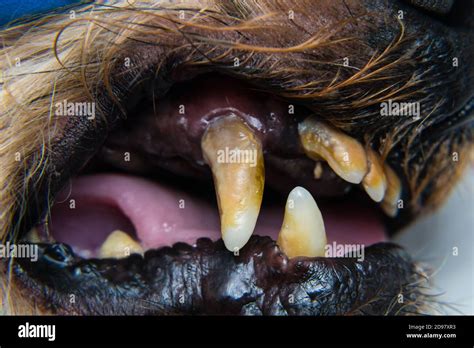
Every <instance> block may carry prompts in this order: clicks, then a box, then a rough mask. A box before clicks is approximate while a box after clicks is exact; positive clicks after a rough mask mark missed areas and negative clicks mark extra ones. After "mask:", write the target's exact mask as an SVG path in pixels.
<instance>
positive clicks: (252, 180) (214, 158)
mask: <svg viewBox="0 0 474 348" xmlns="http://www.w3.org/2000/svg"><path fill="white" fill-rule="evenodd" d="M201 148H202V153H203V157H204V160H205V162H206V163H207V164H209V166H210V167H211V170H212V174H213V178H214V186H215V190H216V196H217V203H218V205H219V213H220V218H221V234H222V240H223V241H224V244H225V246H226V248H227V249H228V250H230V251H233V252H236V251H238V250H240V249H241V248H242V247H243V246H244V245H245V244H246V243H247V242H248V240H249V239H250V237H251V236H252V233H253V231H254V229H255V224H256V222H257V218H258V215H259V212H260V206H261V204H262V197H263V187H264V180H265V169H264V164H263V152H262V145H261V143H260V140H259V139H258V138H257V137H256V135H255V134H254V132H253V131H252V130H251V129H250V128H249V127H248V126H247V125H246V124H245V123H244V122H243V121H242V120H241V119H240V118H238V117H236V116H235V115H229V116H226V117H222V118H220V119H216V120H214V121H213V122H212V123H211V124H210V125H209V126H208V128H207V130H206V133H205V134H204V136H203V138H202V141H201ZM229 151H234V152H233V153H234V154H235V155H240V156H241V158H240V160H238V161H233V160H231V158H230V157H229V158H227V159H226V157H227V156H225V154H226V153H227V154H230V152H229ZM246 157H247V160H245V158H246ZM250 157H253V163H252V161H248V159H249V158H250ZM236 158H237V157H235V158H234V159H236Z"/></svg>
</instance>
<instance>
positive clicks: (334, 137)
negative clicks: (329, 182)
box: [298, 117, 368, 184]
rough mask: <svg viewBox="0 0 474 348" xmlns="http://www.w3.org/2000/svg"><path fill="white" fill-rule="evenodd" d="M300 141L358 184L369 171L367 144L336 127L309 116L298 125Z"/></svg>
mask: <svg viewBox="0 0 474 348" xmlns="http://www.w3.org/2000/svg"><path fill="white" fill-rule="evenodd" d="M298 132H299V135H300V141H301V145H302V146H303V149H304V151H305V152H306V155H307V156H308V157H310V158H312V159H314V160H319V159H320V158H323V159H324V160H326V161H327V163H328V164H329V166H330V167H331V168H332V170H334V172H336V174H338V175H339V176H340V177H341V178H343V179H344V180H346V181H348V182H350V183H353V184H359V183H360V182H361V181H362V179H363V178H364V176H365V175H366V173H367V170H368V168H367V156H366V153H365V150H364V147H363V146H362V145H361V144H360V143H359V142H358V141H357V140H355V139H354V138H351V137H350V136H348V135H346V134H344V133H342V132H340V131H339V130H337V129H335V128H334V127H332V126H330V125H328V124H326V123H323V122H320V121H318V120H317V119H315V118H314V117H308V118H306V119H305V120H304V121H303V122H301V123H300V124H299V125H298Z"/></svg>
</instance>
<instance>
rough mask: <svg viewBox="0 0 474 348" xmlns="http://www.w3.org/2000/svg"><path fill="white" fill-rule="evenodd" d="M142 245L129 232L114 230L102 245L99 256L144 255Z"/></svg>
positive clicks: (123, 256)
mask: <svg viewBox="0 0 474 348" xmlns="http://www.w3.org/2000/svg"><path fill="white" fill-rule="evenodd" d="M143 252H144V251H143V248H142V246H141V245H140V244H139V243H138V242H137V241H135V240H133V239H132V237H130V236H129V235H128V234H127V233H125V232H122V231H120V230H116V231H114V232H112V233H111V234H110V235H109V236H108V237H107V239H106V240H105V242H104V243H103V244H102V246H101V247H100V251H99V257H100V258H102V259H108V258H117V259H121V258H125V257H128V256H130V255H132V254H141V255H143Z"/></svg>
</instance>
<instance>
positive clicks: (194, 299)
mask: <svg viewBox="0 0 474 348" xmlns="http://www.w3.org/2000/svg"><path fill="white" fill-rule="evenodd" d="M39 250H40V253H39V258H38V260H37V262H32V261H29V260H28V259H18V261H17V262H16V263H15V264H14V266H13V267H14V268H13V272H14V274H15V276H16V281H18V282H19V284H20V285H21V288H23V289H26V290H27V292H28V294H29V296H30V298H33V299H36V301H37V304H38V305H39V306H41V307H44V309H46V310H48V311H51V312H53V313H56V314H80V315H151V314H153V315H175V314H200V315H206V314H217V315H343V314H346V315H362V314H364V315H395V314H412V313H417V312H418V311H419V310H420V308H419V305H420V304H421V303H422V298H423V295H422V294H421V293H420V292H419V285H420V284H419V283H420V279H421V278H422V277H421V275H420V274H419V273H418V270H417V266H416V265H415V264H414V263H413V261H412V260H411V259H410V257H409V256H408V255H407V253H406V252H405V251H403V249H401V248H400V247H399V246H397V245H395V244H392V243H379V244H375V245H372V246H370V247H368V248H367V249H366V250H365V259H364V260H362V261H358V260H357V259H354V258H345V257H343V258H295V259H291V260H289V259H288V258H287V257H286V256H285V255H284V254H283V253H282V252H281V251H280V249H279V248H278V246H277V245H276V243H275V242H274V241H273V240H272V239H271V238H269V237H259V236H253V237H252V238H251V240H250V241H249V243H248V244H247V245H246V246H245V247H244V248H243V249H242V250H241V252H240V255H238V256H235V255H234V254H232V253H229V252H228V251H227V250H226V248H225V247H224V244H223V242H222V240H220V241H218V242H212V241H210V240H209V239H204V238H203V239H199V240H198V241H197V243H196V246H195V247H193V246H190V245H187V244H184V243H177V244H175V245H174V246H173V247H164V248H161V249H158V250H151V251H148V252H146V254H145V256H144V257H141V256H139V255H132V256H130V257H129V258H127V259H122V260H112V259H105V260H98V259H92V260H84V259H81V258H79V257H78V256H76V255H74V253H73V251H72V250H71V248H69V247H68V246H66V245H64V244H52V245H46V244H41V245H39ZM72 294H73V295H74V301H73V302H71V295H72ZM400 298H404V299H405V300H404V301H399V299H400Z"/></svg>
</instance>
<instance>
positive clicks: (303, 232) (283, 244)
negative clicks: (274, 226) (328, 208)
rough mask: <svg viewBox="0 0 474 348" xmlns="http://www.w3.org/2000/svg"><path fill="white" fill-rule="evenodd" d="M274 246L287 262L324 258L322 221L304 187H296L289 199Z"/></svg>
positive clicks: (325, 240) (314, 202)
mask: <svg viewBox="0 0 474 348" xmlns="http://www.w3.org/2000/svg"><path fill="white" fill-rule="evenodd" d="M277 243H278V245H279V246H280V248H281V249H282V251H284V252H285V254H286V255H287V256H288V257H290V258H291V257H298V256H308V257H317V256H324V255H325V252H324V249H325V246H326V243H327V239H326V230H325V228H324V221H323V217H322V215H321V212H320V210H319V208H318V205H317V204H316V201H315V200H314V198H313V196H311V193H309V192H308V191H307V190H306V189H304V188H303V187H300V186H298V187H295V188H294V189H293V190H292V191H291V192H290V194H289V195H288V199H287V201H286V206H285V217H284V219H283V224H282V226H281V230H280V234H279V235H278V240H277Z"/></svg>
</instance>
